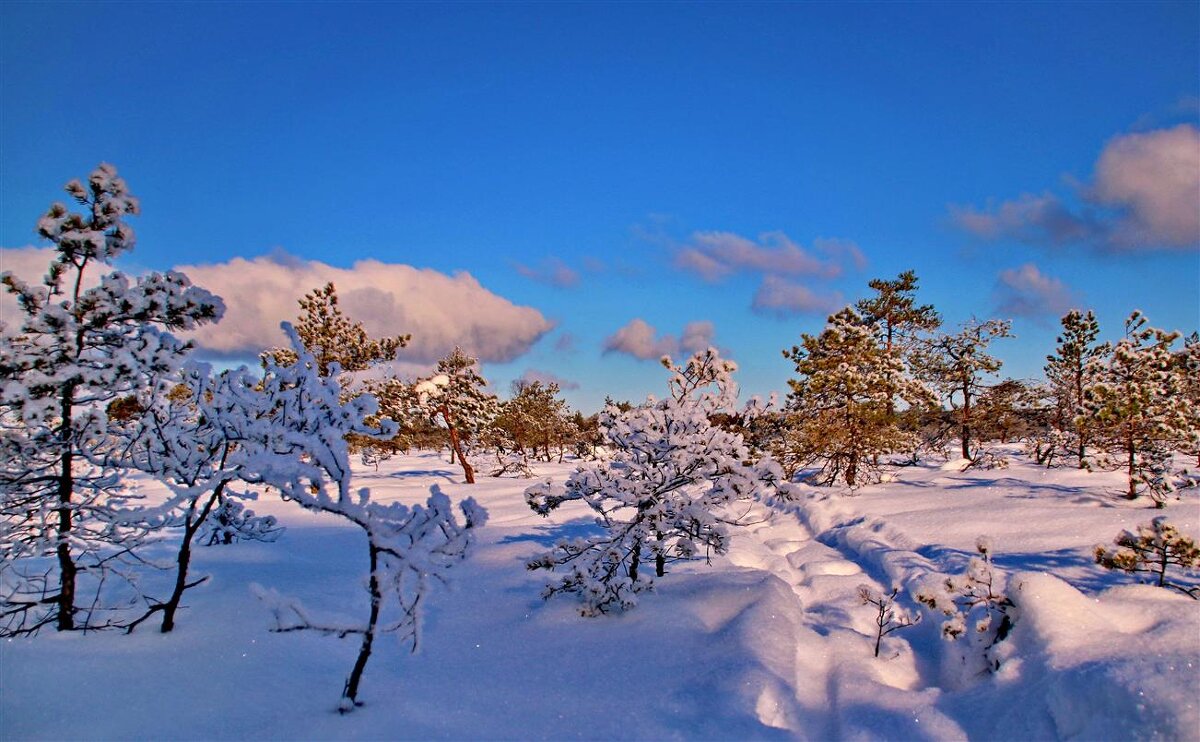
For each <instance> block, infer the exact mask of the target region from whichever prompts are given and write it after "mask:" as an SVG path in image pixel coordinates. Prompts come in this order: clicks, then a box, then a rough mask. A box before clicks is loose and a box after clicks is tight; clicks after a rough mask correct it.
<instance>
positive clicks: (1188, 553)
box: [1095, 516, 1200, 600]
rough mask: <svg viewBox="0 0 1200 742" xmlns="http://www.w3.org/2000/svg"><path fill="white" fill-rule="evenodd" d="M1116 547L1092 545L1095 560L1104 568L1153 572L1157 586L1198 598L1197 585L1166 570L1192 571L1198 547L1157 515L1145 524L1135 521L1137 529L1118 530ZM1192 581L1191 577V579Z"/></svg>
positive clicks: (1198, 564) (1198, 558)
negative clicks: (1169, 574)
mask: <svg viewBox="0 0 1200 742" xmlns="http://www.w3.org/2000/svg"><path fill="white" fill-rule="evenodd" d="M1113 543H1114V544H1116V545H1117V547H1118V548H1116V549H1106V548H1104V546H1103V545H1101V546H1097V547H1096V552H1095V553H1096V563H1097V564H1099V565H1100V566H1102V567H1104V568H1106V569H1119V570H1122V571H1124V572H1128V573H1129V574H1136V573H1138V572H1142V573H1146V574H1150V575H1153V577H1154V582H1155V584H1156V585H1158V586H1159V587H1167V588H1171V589H1173V590H1178V591H1179V592H1181V593H1183V594H1184V595H1187V596H1189V597H1192V598H1195V599H1197V600H1200V585H1196V584H1189V581H1187V580H1180V579H1179V578H1178V577H1176V576H1174V575H1173V574H1172V576H1171V577H1170V578H1168V576H1167V573H1168V571H1170V572H1175V571H1179V570H1183V571H1194V570H1195V569H1196V568H1197V567H1200V547H1197V546H1196V541H1195V539H1192V538H1189V537H1187V536H1185V535H1183V534H1182V533H1180V532H1179V529H1177V528H1176V527H1175V526H1173V525H1171V524H1170V523H1168V522H1167V519H1166V518H1165V517H1163V516H1159V517H1157V518H1155V519H1153V520H1152V521H1150V524H1149V525H1145V524H1142V525H1139V526H1138V529H1137V533H1133V532H1132V531H1122V532H1121V533H1119V534H1117V537H1116V538H1115V539H1113ZM1172 568H1177V569H1172ZM1191 582H1193V583H1194V580H1193V581H1191Z"/></svg>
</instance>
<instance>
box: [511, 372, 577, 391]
mask: <svg viewBox="0 0 1200 742" xmlns="http://www.w3.org/2000/svg"><path fill="white" fill-rule="evenodd" d="M517 381H520V382H524V383H526V384H529V383H532V382H535V381H540V382H542V383H543V384H558V388H559V389H562V390H563V391H567V390H571V389H578V388H579V384H576V383H575V382H574V381H571V380H569V379H564V378H562V377H561V376H558V375H556V374H552V373H550V372H549V371H542V370H540V369H536V368H527V369H525V373H523V374H521V378H519V379H517Z"/></svg>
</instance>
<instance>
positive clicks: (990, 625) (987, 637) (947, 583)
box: [913, 537, 1013, 672]
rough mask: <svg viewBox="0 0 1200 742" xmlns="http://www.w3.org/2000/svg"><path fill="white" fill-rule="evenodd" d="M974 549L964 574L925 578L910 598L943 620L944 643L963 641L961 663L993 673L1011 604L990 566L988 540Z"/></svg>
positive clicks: (1010, 621) (1008, 628)
mask: <svg viewBox="0 0 1200 742" xmlns="http://www.w3.org/2000/svg"><path fill="white" fill-rule="evenodd" d="M975 549H976V551H977V552H978V554H979V555H978V556H975V557H972V558H971V560H970V561H969V562H968V563H967V569H966V571H965V572H963V573H962V574H961V575H931V576H929V577H926V578H925V579H923V580H921V581H920V582H919V583H918V584H917V586H916V589H915V590H913V598H914V599H916V601H917V602H919V603H921V604H923V605H925V606H928V607H929V608H930V609H932V610H934V611H937V612H939V613H941V614H942V615H943V616H945V617H946V620H945V621H944V622H943V623H942V637H943V638H944V639H947V640H949V641H954V640H957V639H961V638H964V637H966V638H967V642H968V646H969V647H970V649H969V650H968V652H967V654H966V655H964V656H963V658H962V660H963V662H964V663H967V664H968V665H970V664H972V663H973V664H976V665H977V666H978V668H977V669H978V670H979V671H985V672H986V671H995V670H996V669H997V668H999V666H1000V662H999V659H998V658H997V657H996V656H995V655H994V653H993V648H994V647H995V645H996V644H997V643H998V642H1001V641H1003V640H1004V639H1005V638H1006V637H1007V636H1008V634H1009V632H1010V631H1011V630H1012V625H1013V615H1012V608H1013V603H1012V601H1011V600H1010V599H1009V598H1008V596H1007V595H1006V594H1005V579H1004V575H1003V573H1001V572H999V571H998V570H997V569H996V568H995V566H994V565H993V564H992V544H991V540H990V539H988V538H986V537H980V538H979V539H978V540H977V541H976V543H975ZM967 669H968V670H970V669H971V668H970V667H968V668H967Z"/></svg>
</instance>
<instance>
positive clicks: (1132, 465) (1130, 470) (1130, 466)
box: [1125, 434, 1138, 500]
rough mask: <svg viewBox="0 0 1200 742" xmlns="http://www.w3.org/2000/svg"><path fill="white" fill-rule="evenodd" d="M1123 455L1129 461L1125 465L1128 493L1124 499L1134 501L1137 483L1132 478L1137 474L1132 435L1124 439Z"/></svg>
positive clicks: (1135, 451) (1135, 452)
mask: <svg viewBox="0 0 1200 742" xmlns="http://www.w3.org/2000/svg"><path fill="white" fill-rule="evenodd" d="M1125 454H1126V456H1128V457H1129V461H1128V462H1127V463H1126V475H1127V476H1128V477H1129V491H1128V492H1127V493H1126V494H1125V499H1127V500H1136V499H1137V496H1138V495H1137V483H1136V482H1135V481H1134V480H1133V478H1134V475H1135V474H1136V473H1137V472H1136V466H1137V447H1136V446H1135V445H1134V441H1133V435H1132V434H1131V435H1129V436H1128V437H1127V438H1126V449H1125Z"/></svg>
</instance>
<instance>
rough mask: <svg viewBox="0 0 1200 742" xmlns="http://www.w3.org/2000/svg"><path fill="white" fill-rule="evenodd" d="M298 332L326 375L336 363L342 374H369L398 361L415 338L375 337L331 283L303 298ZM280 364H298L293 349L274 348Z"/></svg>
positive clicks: (297, 322)
mask: <svg viewBox="0 0 1200 742" xmlns="http://www.w3.org/2000/svg"><path fill="white" fill-rule="evenodd" d="M296 333H297V334H298V335H299V336H300V341H301V342H302V343H304V347H305V348H307V349H309V350H310V351H311V352H312V353H313V356H314V357H315V358H316V359H317V368H318V369H319V370H320V372H321V373H322V374H324V375H326V376H328V375H329V373H330V368H331V367H332V366H333V364H337V366H338V369H339V370H340V371H341V372H342V373H353V372H355V371H365V370H366V369H368V368H370V367H371V366H372V365H374V364H376V363H380V362H388V361H394V360H395V359H396V351H398V350H400V349H401V348H404V347H406V346H407V345H408V341H409V340H411V339H412V336H411V335H397V336H395V337H389V338H379V339H375V338H372V337H371V336H370V335H368V334H367V331H366V329H365V328H363V325H362V322H358V321H355V320H351V319H350V318H348V317H346V316H345V315H344V314H343V313H342V309H341V307H340V306H339V305H338V295H337V289H336V288H335V287H334V285H333V283H332V282H330V283H327V284H325V285H324V286H323V287H321V288H319V289H314V290H313V291H312V292H310V293H308V294H305V295H304V298H303V299H300V317H299V318H298V319H297V321H296ZM267 353H269V354H271V355H272V356H273V357H274V358H275V359H276V360H277V361H278V362H280V363H285V364H288V363H295V362H296V353H295V351H293V350H292V349H291V348H272V349H271V350H269V351H267Z"/></svg>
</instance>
